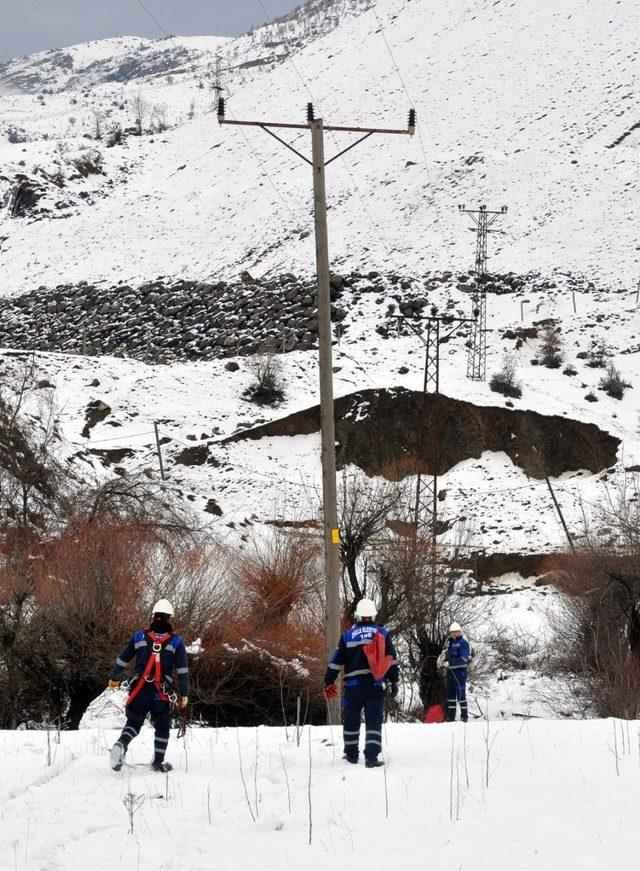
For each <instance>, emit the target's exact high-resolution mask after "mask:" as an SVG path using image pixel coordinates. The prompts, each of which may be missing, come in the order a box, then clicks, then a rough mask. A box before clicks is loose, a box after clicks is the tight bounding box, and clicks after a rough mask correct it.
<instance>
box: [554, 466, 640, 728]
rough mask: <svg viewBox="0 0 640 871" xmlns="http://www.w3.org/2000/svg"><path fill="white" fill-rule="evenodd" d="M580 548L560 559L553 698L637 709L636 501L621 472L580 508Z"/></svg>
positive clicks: (602, 709) (601, 708)
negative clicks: (559, 686)
mask: <svg viewBox="0 0 640 871" xmlns="http://www.w3.org/2000/svg"><path fill="white" fill-rule="evenodd" d="M583 524H584V536H583V537H582V539H581V549H580V551H579V552H577V553H575V554H568V555H566V556H565V558H564V559H563V560H562V562H561V563H560V569H561V572H560V574H559V579H558V581H557V584H558V586H559V588H560V590H561V592H562V594H563V595H562V598H561V607H560V610H559V612H558V614H557V615H556V617H555V619H554V620H553V621H552V630H553V635H554V641H553V642H552V645H551V650H552V651H554V652H553V655H552V656H551V658H550V661H549V667H550V670H551V672H552V673H553V674H554V675H556V676H557V677H559V678H560V679H563V678H564V693H565V698H564V699H561V703H565V704H568V703H573V704H580V705H581V706H582V709H583V710H585V711H587V712H590V713H592V714H593V713H597V714H599V715H601V716H618V717H629V716H633V717H636V716H637V715H638V713H640V707H639V699H640V696H639V694H638V690H640V508H639V505H638V479H637V478H636V477H635V476H634V477H629V478H627V479H626V480H625V481H624V482H623V484H622V485H621V486H620V487H619V488H618V489H617V490H616V491H614V492H613V493H609V494H608V496H607V499H606V501H604V502H603V503H602V504H601V505H600V506H599V507H598V508H597V509H596V511H595V512H594V514H593V515H592V516H588V515H587V514H586V512H585V514H584V519H583Z"/></svg>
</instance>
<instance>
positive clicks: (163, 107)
mask: <svg viewBox="0 0 640 871" xmlns="http://www.w3.org/2000/svg"><path fill="white" fill-rule="evenodd" d="M151 124H152V126H153V127H154V129H155V130H156V131H157V132H158V133H164V131H165V130H166V129H167V127H168V124H167V104H166V103H156V104H155V105H154V106H153V109H152V110H151Z"/></svg>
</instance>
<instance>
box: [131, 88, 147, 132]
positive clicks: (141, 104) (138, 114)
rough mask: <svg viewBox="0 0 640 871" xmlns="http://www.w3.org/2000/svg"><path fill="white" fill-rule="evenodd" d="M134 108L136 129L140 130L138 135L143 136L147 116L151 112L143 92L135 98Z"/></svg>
mask: <svg viewBox="0 0 640 871" xmlns="http://www.w3.org/2000/svg"><path fill="white" fill-rule="evenodd" d="M132 108H133V120H134V123H135V125H136V129H137V131H138V136H141V135H142V130H143V127H144V121H145V118H146V117H147V115H148V114H149V104H148V103H147V101H146V100H145V99H144V97H143V96H142V94H140V93H138V94H136V95H135V97H134V98H133V102H132Z"/></svg>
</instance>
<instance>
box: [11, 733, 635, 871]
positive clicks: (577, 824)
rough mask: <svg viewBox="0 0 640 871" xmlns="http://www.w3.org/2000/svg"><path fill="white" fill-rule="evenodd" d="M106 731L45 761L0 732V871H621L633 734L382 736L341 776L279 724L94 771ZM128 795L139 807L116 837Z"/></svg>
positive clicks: (32, 741)
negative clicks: (369, 764)
mask: <svg viewBox="0 0 640 871" xmlns="http://www.w3.org/2000/svg"><path fill="white" fill-rule="evenodd" d="M487 729H488V732H487ZM614 734H615V738H614ZM116 735H117V733H116V732H103V731H99V730H91V731H84V732H78V733H66V734H65V733H63V734H62V736H61V741H60V743H59V744H58V743H57V738H56V735H55V733H52V734H51V735H50V739H51V747H50V751H49V749H48V746H47V734H46V733H44V732H4V733H0V758H2V768H3V777H2V783H1V785H0V803H1V808H2V810H1V815H2V826H1V827H0V850H1V851H2V852H1V855H2V856H3V863H2V867H3V868H6V869H14V871H76V869H78V871H80V869H84V868H87V867H91V868H92V869H93V871H118V869H123V871H124V869H126V871H131V869H155V871H169V869H171V871H211V869H212V868H216V869H220V871H236V869H238V871H240V869H242V871H245V869H246V868H259V869H261V871H276V869H278V871H279V869H281V868H282V867H283V864H285V865H286V866H287V867H290V868H294V869H299V868H306V869H309V871H321V869H322V871H326V869H328V868H338V867H344V866H345V864H346V866H347V867H349V868H350V869H354V871H365V869H366V871H378V869H380V871H382V869H385V868H394V869H398V871H413V869H417V868H423V867H424V868H437V869H438V871H503V869H504V871H506V869H517V871H530V869H531V871H534V869H535V871H561V869H562V871H564V869H567V868H579V869H580V871H604V869H608V868H616V869H618V871H631V869H635V868H637V867H638V863H637V831H636V827H635V826H634V825H633V823H632V822H631V819H630V813H631V809H632V808H635V807H637V805H638V802H639V801H640V758H639V755H638V748H639V747H640V744H639V740H638V739H639V737H640V724H638V723H637V722H631V723H624V724H623V723H619V722H618V721H612V720H604V721H581V722H576V721H562V722H551V721H544V720H530V721H522V722H516V721H511V722H508V723H498V722H495V721H490V722H489V724H488V726H487V723H486V722H483V721H477V722H472V723H469V725H468V726H467V727H466V729H465V728H464V727H463V726H462V724H459V723H458V724H455V725H453V726H450V725H439V726H425V725H420V724H415V725H396V724H394V725H387V726H386V727H385V733H384V748H385V749H384V757H385V759H386V760H387V762H388V766H387V768H386V776H385V772H383V771H381V770H378V771H372V770H366V769H365V768H364V766H363V765H360V766H359V767H358V768H355V767H353V766H349V765H347V764H346V763H343V762H342V760H341V758H340V757H341V747H340V740H339V739H340V736H339V730H338V729H337V728H334V729H333V730H331V729H329V728H328V727H322V728H311V729H309V728H305V729H304V731H303V734H302V737H301V743H300V746H299V747H298V746H296V742H295V735H294V732H293V731H292V730H291V729H289V733H288V740H287V737H286V735H285V732H284V729H282V728H279V729H277V728H270V729H269V728H260V729H258V730H254V729H240V730H239V731H236V730H233V729H220V730H215V729H201V730H191V732H190V733H189V736H188V739H187V743H186V745H185V744H184V743H182V742H177V741H175V740H173V739H172V741H171V744H170V747H169V754H168V758H169V759H170V760H171V761H172V762H173V763H174V765H175V771H174V772H173V773H172V774H171V775H169V776H168V777H165V776H161V775H152V774H151V773H150V772H149V771H148V770H147V769H146V768H127V769H126V770H123V772H122V773H120V774H115V773H113V772H111V771H110V770H109V768H108V765H107V756H106V753H107V748H108V747H109V745H110V744H111V742H112V741H113V740H114V738H115V737H116ZM487 735H488V738H487ZM151 738H152V733H151V730H150V729H145V731H144V732H143V735H142V736H141V738H140V739H138V741H137V743H136V744H134V745H133V747H132V752H131V758H132V761H135V762H142V761H146V760H147V759H148V758H149V754H150V752H151ZM487 740H488V743H489V746H490V754H489V785H488V786H487V785H486V778H487V771H486V768H487ZM614 742H615V743H614ZM616 747H617V752H618V756H619V760H618V769H619V773H617V772H616V759H615V756H614V750H615V748H616ZM49 752H50V755H51V759H50V761H51V764H48V754H49ZM452 757H453V764H452V761H451V760H452ZM240 761H241V764H242V774H243V777H244V780H245V785H246V792H245V788H244V787H243V783H242V778H241V774H240ZM452 770H453V775H452ZM309 776H310V779H309ZM309 784H310V785H309ZM128 793H132V794H133V795H134V796H136V797H139V798H140V799H141V800H142V804H141V806H140V809H139V810H138V811H137V813H136V814H135V817H134V832H133V834H130V833H129V822H128V816H127V811H126V810H125V807H124V805H123V801H124V799H125V798H126V796H127V794H128ZM309 796H310V799H311V809H312V810H311V821H312V832H311V843H309ZM254 817H255V819H254Z"/></svg>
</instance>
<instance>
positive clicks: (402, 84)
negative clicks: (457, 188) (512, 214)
mask: <svg viewBox="0 0 640 871" xmlns="http://www.w3.org/2000/svg"><path fill="white" fill-rule="evenodd" d="M373 14H374V15H375V18H376V21H377V22H378V27H379V28H380V35H381V36H382V39H383V40H384V44H385V45H386V47H387V51H388V53H389V57H390V58H391V64H392V66H393V68H394V70H395V72H396V75H397V76H398V80H399V82H400V84H401V86H402V88H403V90H404V92H405V94H406V95H407V99H408V100H409V104H410V106H411V108H412V109H414V110H415V108H416V107H415V103H414V102H413V99H412V98H411V94H410V93H409V89H408V88H407V86H406V84H405V81H404V79H403V77H402V73H401V72H400V67H399V66H398V63H397V61H396V59H395V57H394V55H393V51H392V50H391V46H390V45H389V40H388V39H387V35H386V33H385V31H384V27H383V25H382V22H381V21H380V18H379V16H378V11H377V9H376V8H375V6H374V8H373ZM416 127H417V129H418V140H419V142H420V149H421V151H422V158H423V161H424V168H425V170H426V172H427V181H428V183H429V189H430V190H431V198H432V200H433V205H434V208H435V211H436V219H437V222H438V227H439V229H440V235H441V236H442V244H443V245H444V247H445V250H446V248H447V247H448V246H447V241H446V238H445V234H444V228H443V226H442V216H441V214H440V206H439V204H438V201H437V199H436V193H435V188H434V186H433V182H432V180H431V172H430V170H429V161H428V160H427V151H426V148H425V145H424V140H423V138H422V130H421V128H420V119H419V118H418V123H417V124H416Z"/></svg>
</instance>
